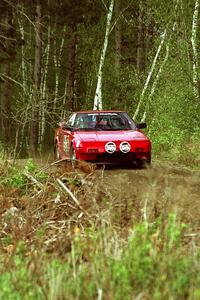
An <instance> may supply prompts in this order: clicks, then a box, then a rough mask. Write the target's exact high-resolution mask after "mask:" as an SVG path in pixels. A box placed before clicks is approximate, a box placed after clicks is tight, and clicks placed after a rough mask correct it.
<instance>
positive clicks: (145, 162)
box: [136, 159, 151, 169]
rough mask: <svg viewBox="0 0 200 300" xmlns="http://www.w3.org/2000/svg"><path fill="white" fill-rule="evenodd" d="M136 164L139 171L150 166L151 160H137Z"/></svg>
mask: <svg viewBox="0 0 200 300" xmlns="http://www.w3.org/2000/svg"><path fill="white" fill-rule="evenodd" d="M136 163H137V167H138V168H139V169H146V168H148V167H150V166H151V160H144V159H137V161H136Z"/></svg>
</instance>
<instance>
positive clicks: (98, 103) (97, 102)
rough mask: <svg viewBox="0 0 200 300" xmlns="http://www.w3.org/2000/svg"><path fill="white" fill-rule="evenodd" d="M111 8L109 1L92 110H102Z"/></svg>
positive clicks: (112, 2)
mask: <svg viewBox="0 0 200 300" xmlns="http://www.w3.org/2000/svg"><path fill="white" fill-rule="evenodd" d="M113 7H114V0H111V2H110V6H109V10H108V13H107V23H106V32H105V38H104V44H103V49H102V52H101V58H100V63H99V71H98V76H97V87H96V92H95V97H94V107H93V109H94V110H97V109H100V110H101V109H102V108H103V105H102V75H103V73H102V69H103V65H104V61H105V56H106V50H107V46H108V37H109V34H110V28H111V19H112V14H113Z"/></svg>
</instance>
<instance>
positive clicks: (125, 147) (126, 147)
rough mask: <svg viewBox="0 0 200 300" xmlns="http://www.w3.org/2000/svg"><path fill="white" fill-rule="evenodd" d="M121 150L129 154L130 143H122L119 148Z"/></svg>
mask: <svg viewBox="0 0 200 300" xmlns="http://www.w3.org/2000/svg"><path fill="white" fill-rule="evenodd" d="M119 149H120V150H121V152H123V153H128V152H129V151H130V150H131V145H130V144H129V143H128V142H122V143H121V144H120V146H119Z"/></svg>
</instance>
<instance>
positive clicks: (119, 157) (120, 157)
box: [96, 152, 135, 162]
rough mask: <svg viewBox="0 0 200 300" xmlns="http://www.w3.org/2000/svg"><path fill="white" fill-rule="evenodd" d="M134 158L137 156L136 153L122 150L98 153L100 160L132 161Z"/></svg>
mask: <svg viewBox="0 0 200 300" xmlns="http://www.w3.org/2000/svg"><path fill="white" fill-rule="evenodd" d="M134 158H135V155H134V153H122V152H115V153H112V154H109V153H103V154H98V155H97V156H96V159H97V161H98V162H119V161H130V160H134Z"/></svg>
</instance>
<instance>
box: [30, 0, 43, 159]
mask: <svg viewBox="0 0 200 300" xmlns="http://www.w3.org/2000/svg"><path fill="white" fill-rule="evenodd" d="M41 19H42V6H41V2H40V0H37V3H36V24H35V29H36V35H35V66H34V92H33V103H32V104H33V105H32V120H31V128H30V153H31V155H36V154H37V151H38V139H39V103H40V85H41V61H42V37H41V35H42V31H41Z"/></svg>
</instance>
